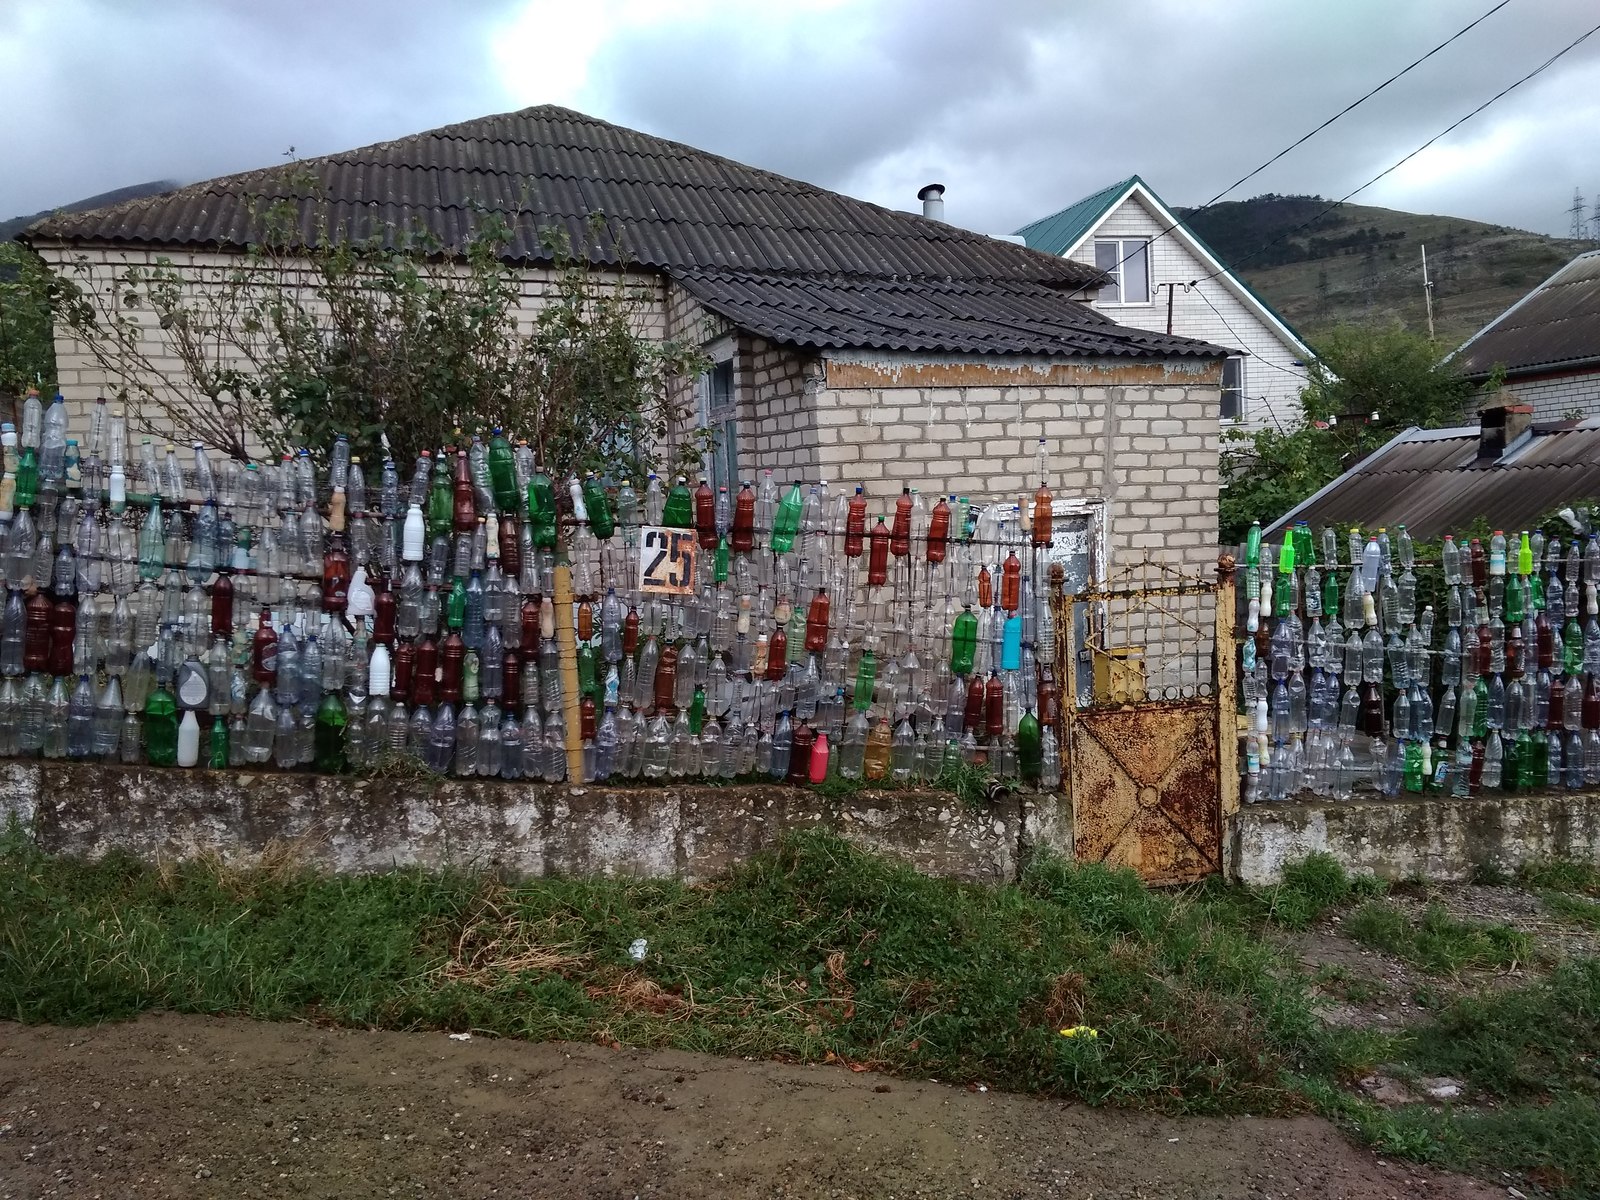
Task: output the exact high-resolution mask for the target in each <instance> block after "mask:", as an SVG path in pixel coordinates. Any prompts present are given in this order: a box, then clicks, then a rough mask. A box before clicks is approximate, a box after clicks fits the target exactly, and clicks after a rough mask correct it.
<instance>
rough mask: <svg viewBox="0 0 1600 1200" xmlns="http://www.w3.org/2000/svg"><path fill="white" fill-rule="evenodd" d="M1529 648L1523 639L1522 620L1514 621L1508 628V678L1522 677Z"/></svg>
mask: <svg viewBox="0 0 1600 1200" xmlns="http://www.w3.org/2000/svg"><path fill="white" fill-rule="evenodd" d="M1527 650H1528V646H1527V643H1526V642H1524V641H1523V640H1522V622H1520V621H1516V622H1513V623H1512V624H1511V625H1510V626H1508V627H1507V629H1506V678H1507V679H1508V680H1510V679H1521V678H1522V672H1523V669H1524V667H1525V666H1526V663H1527V660H1526V658H1525V657H1524V655H1526V653H1527Z"/></svg>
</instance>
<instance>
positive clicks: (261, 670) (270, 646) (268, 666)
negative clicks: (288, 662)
mask: <svg viewBox="0 0 1600 1200" xmlns="http://www.w3.org/2000/svg"><path fill="white" fill-rule="evenodd" d="M250 673H251V674H252V675H253V676H255V681H256V682H257V683H259V684H261V685H263V686H270V685H271V684H273V683H274V682H276V681H277V678H278V631H277V630H275V629H274V628H273V627H272V613H271V612H270V611H269V610H268V609H265V608H263V609H262V610H261V618H260V621H259V622H258V624H257V625H256V634H255V637H254V638H252V639H251V641H250Z"/></svg>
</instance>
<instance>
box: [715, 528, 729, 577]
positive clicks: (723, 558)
mask: <svg viewBox="0 0 1600 1200" xmlns="http://www.w3.org/2000/svg"><path fill="white" fill-rule="evenodd" d="M711 582H712V583H727V582H728V539H727V538H718V539H717V554H716V557H715V558H714V559H712V565H711Z"/></svg>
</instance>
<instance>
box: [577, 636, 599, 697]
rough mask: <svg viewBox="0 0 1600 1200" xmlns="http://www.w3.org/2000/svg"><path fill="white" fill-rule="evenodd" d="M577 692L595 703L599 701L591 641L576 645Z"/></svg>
mask: <svg viewBox="0 0 1600 1200" xmlns="http://www.w3.org/2000/svg"><path fill="white" fill-rule="evenodd" d="M578 694H579V695H581V696H588V697H589V698H590V699H591V700H593V701H594V702H595V703H596V704H599V703H600V684H599V682H598V681H597V680H596V679H595V673H594V643H593V642H592V641H591V642H583V643H581V644H580V645H579V646H578Z"/></svg>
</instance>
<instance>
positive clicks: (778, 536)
mask: <svg viewBox="0 0 1600 1200" xmlns="http://www.w3.org/2000/svg"><path fill="white" fill-rule="evenodd" d="M804 504H805V499H804V496H803V495H802V493H801V491H800V481H799V480H798V479H797V480H795V481H794V483H792V484H791V485H790V486H789V490H788V492H787V493H785V494H784V497H783V500H782V501H781V502H780V503H779V504H778V509H777V512H776V513H775V514H774V515H773V518H772V552H773V553H774V554H788V553H789V552H790V551H791V550H793V549H794V539H795V537H796V535H797V534H799V532H800V512H801V509H802V508H803V507H804Z"/></svg>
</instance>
